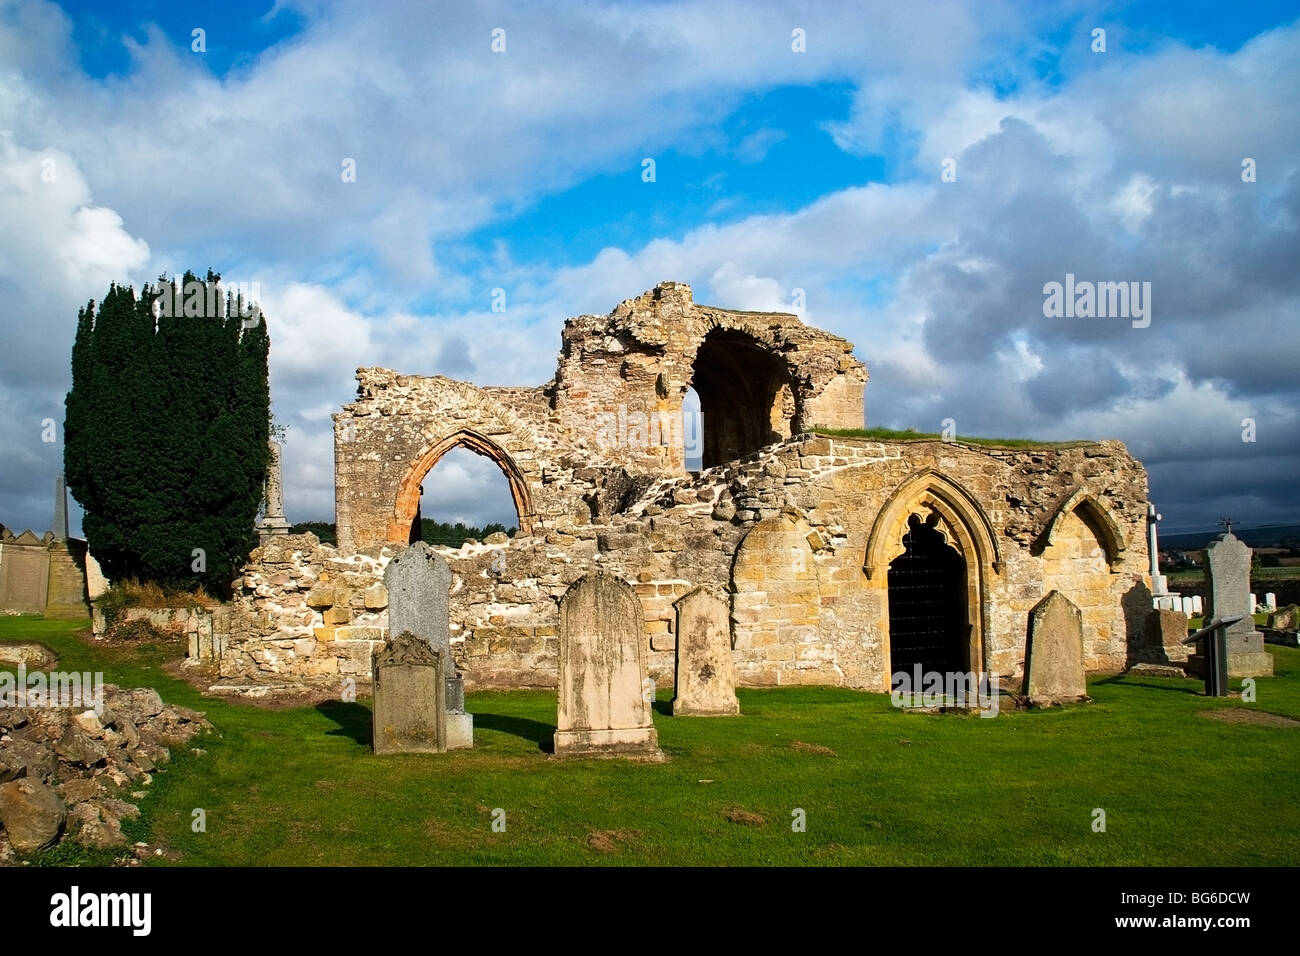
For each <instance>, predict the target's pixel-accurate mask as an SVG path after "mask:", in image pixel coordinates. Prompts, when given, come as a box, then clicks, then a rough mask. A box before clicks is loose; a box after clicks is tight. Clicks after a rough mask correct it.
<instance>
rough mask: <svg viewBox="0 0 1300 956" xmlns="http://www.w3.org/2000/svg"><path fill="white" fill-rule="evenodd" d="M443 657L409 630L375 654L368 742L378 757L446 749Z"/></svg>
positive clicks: (445, 686) (390, 640)
mask: <svg viewBox="0 0 1300 956" xmlns="http://www.w3.org/2000/svg"><path fill="white" fill-rule="evenodd" d="M445 660H446V658H445V657H443V656H442V654H441V653H440V652H438V651H435V650H434V649H433V648H431V647H430V646H429V643H428V641H426V640H424V639H423V638H420V637H417V636H416V635H414V634H412V633H411V632H410V631H402V632H401V633H400V634H398V635H397V637H392V638H389V640H388V642H387V643H386V644H385V645H384V649H383V650H382V651H380V652H379V653H378V654H376V655H375V659H374V663H373V665H372V671H371V677H372V679H373V680H374V686H375V712H374V718H373V721H374V727H373V738H374V746H375V753H377V754H415V753H442V752H444V751H445V750H447V696H446V695H447V682H446V678H445V677H444V675H443V661H445Z"/></svg>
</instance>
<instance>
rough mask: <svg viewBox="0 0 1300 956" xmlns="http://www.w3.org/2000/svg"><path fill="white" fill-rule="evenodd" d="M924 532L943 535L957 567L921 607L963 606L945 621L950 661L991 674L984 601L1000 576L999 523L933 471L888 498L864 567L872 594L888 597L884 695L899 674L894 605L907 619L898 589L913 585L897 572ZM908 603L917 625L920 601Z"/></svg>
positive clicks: (911, 598) (916, 477)
mask: <svg viewBox="0 0 1300 956" xmlns="http://www.w3.org/2000/svg"><path fill="white" fill-rule="evenodd" d="M918 529H930V530H931V531H932V532H936V533H938V534H939V535H941V536H942V539H943V542H944V544H945V545H946V547H947V548H949V549H951V551H952V552H953V553H954V557H955V558H957V559H959V560H958V561H953V562H951V564H950V566H949V567H948V569H947V572H946V574H945V576H944V577H943V580H942V581H941V582H940V583H939V585H938V587H937V589H936V590H935V591H934V593H933V594H929V595H921V596H920V598H919V600H920V602H922V603H923V602H925V601H932V602H936V603H939V604H942V603H945V602H947V603H955V604H956V605H958V606H956V607H955V608H953V609H952V610H953V614H951V615H947V616H946V617H945V619H946V620H947V625H946V626H948V627H950V628H951V633H950V634H949V635H948V637H947V638H945V639H946V640H951V641H953V642H955V644H954V647H953V648H952V651H953V653H952V654H951V655H950V656H949V659H950V660H952V661H959V662H960V664H961V665H963V666H961V667H960V668H959V669H963V670H969V671H981V670H987V669H988V668H987V667H986V666H985V651H986V648H985V638H984V636H985V633H986V632H987V626H988V625H987V615H986V611H985V605H986V603H987V602H986V597H987V595H988V589H989V580H990V578H991V577H992V576H993V575H1000V574H1001V573H1002V556H1001V552H1000V550H999V548H998V542H997V536H996V535H995V534H994V531H993V523H992V522H991V521H989V517H988V515H987V514H986V513H985V512H984V509H983V508H982V507H980V504H979V502H978V501H976V500H975V498H974V497H973V496H972V495H971V494H970V492H968V491H967V490H966V489H964V488H962V487H961V486H960V485H959V484H957V482H955V481H953V480H952V479H951V478H949V477H948V476H947V475H944V474H943V473H942V472H939V471H937V470H935V469H933V468H927V469H924V470H922V471H920V472H917V473H916V474H914V475H912V476H911V477H909V478H907V479H905V480H904V481H903V482H902V483H901V484H900V485H899V486H898V488H897V489H896V490H895V491H894V493H893V494H891V495H890V496H889V499H888V500H887V501H886V502H885V506H884V507H883V508H881V509H880V512H879V514H877V516H876V520H875V521H874V522H873V524H872V527H871V531H870V533H869V534H868V536H867V547H866V554H865V560H864V563H863V571H864V572H865V574H866V578H867V587H868V588H872V589H878V590H881V591H884V592H885V594H884V600H883V601H882V602H881V606H882V608H883V611H884V613H883V615H882V627H881V632H882V645H883V651H884V663H885V668H884V674H883V675H882V677H883V681H882V685H883V686H882V689H883V690H885V691H888V690H889V689H890V684H891V675H892V674H893V672H894V670H895V667H894V660H893V658H894V652H893V647H892V644H891V632H890V613H891V604H893V605H899V607H900V613H902V611H901V608H902V606H903V603H904V597H903V595H902V594H901V593H900V591H899V590H898V589H899V588H900V587H901V586H908V587H910V586H912V585H913V583H914V582H909V583H907V584H905V585H904V584H901V583H900V582H901V579H900V576H899V575H898V574H897V573H895V569H902V567H903V566H904V565H906V563H907V560H906V559H907V558H908V557H909V556H910V555H911V554H912V552H913V550H914V545H915V543H916V541H917V538H918ZM900 559H902V563H901V564H900V563H899V561H900ZM954 569H956V571H957V573H959V574H960V575H961V578H962V580H961V581H959V582H958V584H957V588H958V591H957V592H954V590H953V583H952V579H951V575H952V573H954ZM905 603H906V604H907V611H906V613H907V614H908V615H909V616H912V617H915V614H916V610H917V596H916V595H915V594H913V595H908V596H907V597H906V602H905ZM900 653H901V647H900Z"/></svg>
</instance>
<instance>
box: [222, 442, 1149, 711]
mask: <svg viewBox="0 0 1300 956" xmlns="http://www.w3.org/2000/svg"><path fill="white" fill-rule="evenodd" d="M1145 507H1146V475H1145V472H1144V470H1143V469H1142V467H1141V465H1140V464H1138V463H1137V462H1136V461H1134V460H1133V459H1132V458H1130V457H1129V456H1128V455H1127V453H1126V452H1125V450H1124V448H1123V446H1122V445H1121V444H1119V443H1118V442H1101V443H1077V444H1074V445H1069V446H1062V447H1043V448H1032V449H1021V448H999V447H985V446H980V445H972V444H966V443H961V442H955V443H946V442H940V441H923V440H917V441H893V442H883V441H873V440H865V439H853V438H833V437H828V436H817V435H800V436H795V437H794V438H791V439H788V440H786V441H784V442H780V443H777V444H776V445H773V446H770V447H768V448H765V449H764V450H762V451H761V452H758V453H755V454H753V455H750V456H747V457H746V458H744V459H742V460H740V461H737V462H733V463H730V464H728V465H725V466H721V467H718V468H713V469H708V470H706V471H704V472H702V473H701V474H699V475H698V476H682V477H671V478H661V479H659V480H658V481H656V482H655V483H654V484H653V485H651V486H650V487H649V488H647V489H646V491H645V493H644V494H642V495H641V496H640V497H639V498H638V499H637V500H636V501H634V502H633V503H632V504H631V505H630V506H629V507H627V508H626V509H624V511H623V512H621V513H618V514H615V515H613V516H611V517H610V518H609V519H608V520H604V521H601V522H600V523H593V522H591V521H587V522H585V523H579V522H577V521H575V522H573V523H572V524H571V525H570V526H569V527H568V528H567V529H566V530H559V529H551V530H548V531H544V532H541V533H534V534H531V535H529V534H523V533H521V534H519V535H516V536H515V537H514V538H513V539H506V538H505V536H504V535H500V536H493V540H492V542H490V543H486V542H485V543H467V544H466V545H465V546H464V547H462V548H460V549H458V550H452V549H446V548H442V549H439V550H440V552H441V553H442V554H443V555H444V556H445V557H446V558H447V560H448V562H449V564H450V566H451V569H452V572H453V580H452V594H451V617H452V622H451V627H452V631H451V633H452V650H453V654H454V655H455V657H456V660H457V664H458V666H459V667H460V668H461V669H462V670H463V671H464V672H465V674H466V680H467V684H468V686H470V687H483V686H493V687H549V686H554V684H555V680H556V667H557V660H558V658H557V653H556V650H557V648H556V640H557V638H556V614H557V607H558V601H559V599H560V597H561V596H562V595H563V594H564V592H565V590H566V589H567V588H568V586H569V585H570V584H571V583H572V582H573V581H575V580H576V579H577V578H578V577H580V576H581V575H583V574H585V573H586V572H588V571H590V570H594V569H597V568H602V569H605V570H608V571H611V572H613V573H615V574H618V575H619V576H620V577H622V578H623V579H624V580H627V581H629V582H630V583H631V584H632V585H633V587H634V588H635V590H636V592H637V594H638V596H639V597H640V599H641V602H642V606H643V608H644V610H645V621H646V626H645V631H646V641H647V646H648V651H649V664H650V670H651V674H652V676H653V677H654V679H655V680H656V681H657V682H659V683H660V684H661V685H664V684H669V683H671V681H672V674H673V650H674V647H675V635H674V633H673V628H674V626H675V625H674V613H673V607H672V604H673V602H674V601H675V600H676V599H677V598H678V597H680V596H682V595H683V594H685V593H687V592H688V591H689V590H691V589H692V588H694V587H696V586H698V585H701V584H709V585H713V586H716V587H718V588H720V589H721V590H723V591H725V592H728V593H729V594H730V600H731V602H732V622H733V624H732V626H733V641H734V651H735V659H736V672H737V679H738V681H739V683H740V684H742V685H745V686H771V685H786V684H802V683H817V684H838V685H844V686H849V687H857V688H862V689H869V690H882V689H884V688H885V687H886V686H887V681H888V673H889V653H890V652H889V616H888V607H889V596H888V595H889V592H888V566H889V563H890V561H891V560H893V558H895V557H896V556H897V554H898V553H899V552H901V550H902V544H901V541H902V533H903V532H902V530H901V529H903V528H904V527H905V525H906V521H907V519H908V517H909V516H911V515H913V514H917V515H919V516H921V517H926V516H930V515H933V516H934V519H933V520H934V521H935V522H936V523H937V527H938V528H939V529H940V530H941V531H943V533H944V534H945V536H946V537H947V539H948V540H949V541H950V542H952V543H953V546H954V547H955V548H956V549H957V550H958V551H959V552H960V553H961V554H962V555H963V556H964V557H965V559H966V563H967V570H968V578H969V587H970V594H971V599H970V601H969V606H970V613H971V618H972V620H971V629H972V637H971V647H970V652H969V654H970V656H969V658H968V661H969V662H970V663H971V664H972V665H973V666H972V669H977V670H979V669H989V670H997V671H998V672H999V673H1003V674H1020V673H1021V672H1022V670H1023V662H1024V647H1025V635H1026V626H1027V620H1028V613H1029V611H1030V609H1031V608H1032V607H1033V606H1034V605H1035V604H1036V603H1037V602H1038V601H1039V600H1041V599H1042V597H1043V596H1044V595H1045V594H1046V593H1047V592H1048V591H1050V590H1052V589H1060V590H1062V591H1063V593H1066V594H1067V595H1069V596H1070V597H1071V600H1072V601H1075V602H1076V603H1079V604H1080V606H1081V607H1083V608H1084V610H1085V615H1086V616H1085V639H1086V646H1085V664H1086V666H1088V667H1089V668H1091V669H1100V670H1108V669H1118V668H1120V667H1122V666H1123V664H1124V662H1125V654H1126V646H1127V643H1128V642H1129V641H1130V640H1133V641H1136V640H1137V639H1138V637H1137V636H1138V635H1140V632H1141V628H1142V622H1143V618H1144V616H1145V613H1146V611H1147V610H1148V609H1149V607H1150V602H1149V598H1148V591H1147V582H1146V579H1145V577H1144V575H1143V569H1144V568H1145V567H1146V551H1145V533H1144V527H1145V525H1144V521H1145V517H1144V516H1145ZM400 547H401V545H392V546H389V545H382V546H378V547H375V548H372V549H370V550H368V551H366V552H362V553H358V554H351V555H348V554H345V553H343V552H342V551H340V550H338V549H335V548H332V547H329V546H325V545H321V544H319V542H317V541H316V539H315V538H314V536H311V535H300V536H285V537H281V538H279V539H277V540H276V541H275V542H273V543H272V544H270V545H268V546H267V547H265V548H261V549H258V551H255V552H254V553H253V560H252V561H251V563H250V564H249V565H248V567H247V568H245V573H244V575H243V578H242V580H241V581H240V584H239V589H238V590H239V593H238V595H237V600H236V606H235V609H234V612H233V617H232V632H233V634H234V635H239V636H238V637H235V636H232V640H231V644H230V647H229V648H228V649H227V652H226V654H225V656H224V657H223V659H222V661H221V675H222V678H223V679H224V680H225V681H227V682H231V683H249V682H258V681H263V682H265V681H271V682H275V681H284V682H299V681H307V682H310V681H313V680H315V681H334V682H337V681H338V680H339V679H340V678H341V677H346V676H351V677H354V678H356V679H357V680H358V681H359V682H360V681H363V680H364V678H365V677H366V676H367V675H368V667H369V658H370V654H371V653H372V652H373V650H374V648H375V646H376V642H378V641H380V640H382V639H383V638H384V636H385V634H386V630H385V629H386V626H387V615H386V599H387V595H386V593H385V592H384V591H383V588H382V584H381V583H380V582H381V580H382V573H383V567H384V565H385V564H386V563H387V561H388V559H389V558H391V557H392V555H393V554H394V553H396V551H397V549H398V548H400Z"/></svg>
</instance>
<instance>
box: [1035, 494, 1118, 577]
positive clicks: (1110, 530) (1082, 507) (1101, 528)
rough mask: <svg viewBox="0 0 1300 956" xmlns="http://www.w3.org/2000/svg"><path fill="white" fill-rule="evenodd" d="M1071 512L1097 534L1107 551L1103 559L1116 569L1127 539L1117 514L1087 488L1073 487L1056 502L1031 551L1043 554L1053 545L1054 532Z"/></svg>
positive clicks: (1111, 568)
mask: <svg viewBox="0 0 1300 956" xmlns="http://www.w3.org/2000/svg"><path fill="white" fill-rule="evenodd" d="M1070 514H1077V515H1078V517H1079V519H1080V520H1081V521H1083V523H1084V524H1086V525H1087V526H1088V528H1089V529H1090V530H1091V531H1092V532H1093V534H1095V535H1096V536H1097V540H1098V542H1099V543H1100V544H1101V546H1102V550H1104V551H1105V553H1106V563H1107V564H1108V565H1109V566H1110V570H1111V571H1112V572H1115V571H1119V570H1120V568H1121V566H1122V565H1123V563H1124V558H1125V556H1126V555H1127V553H1128V542H1127V540H1126V539H1125V536H1124V531H1123V530H1122V526H1121V525H1120V522H1119V518H1118V517H1117V516H1116V514H1115V512H1114V511H1112V510H1111V508H1110V506H1109V505H1108V504H1106V502H1105V501H1103V500H1102V499H1100V498H1098V497H1097V496H1096V495H1094V494H1093V493H1092V492H1091V491H1089V490H1088V489H1087V488H1076V489H1075V490H1074V491H1073V492H1071V493H1070V494H1069V495H1068V496H1066V498H1065V500H1064V501H1062V502H1061V504H1060V505H1058V506H1057V508H1056V511H1055V512H1053V513H1052V517H1051V519H1050V520H1049V521H1048V522H1047V526H1046V527H1045V528H1044V529H1043V533H1042V534H1041V535H1040V536H1039V540H1038V543H1037V546H1036V547H1035V548H1034V552H1035V553H1037V554H1042V553H1043V551H1044V550H1046V549H1047V548H1048V547H1050V546H1051V545H1052V543H1053V542H1054V541H1055V539H1056V535H1057V532H1058V531H1060V529H1061V525H1062V524H1063V523H1064V521H1065V519H1066V518H1067V517H1068V516H1069V515H1070Z"/></svg>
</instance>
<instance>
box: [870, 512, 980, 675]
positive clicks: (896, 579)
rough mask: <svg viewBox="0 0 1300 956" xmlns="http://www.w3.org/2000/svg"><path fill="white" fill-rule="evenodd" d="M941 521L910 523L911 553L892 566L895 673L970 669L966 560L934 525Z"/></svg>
mask: <svg viewBox="0 0 1300 956" xmlns="http://www.w3.org/2000/svg"><path fill="white" fill-rule="evenodd" d="M936 520H937V517H936V516H934V515H931V517H930V520H929V521H927V522H923V521H922V520H921V518H920V517H919V516H918V515H912V516H911V517H910V518H908V519H907V527H908V531H907V533H906V534H905V535H903V547H904V548H905V549H906V550H904V551H903V553H902V554H900V555H899V556H898V557H897V558H895V559H894V560H893V561H891V562H890V563H889V648H890V670H891V673H897V672H898V671H907V672H909V673H911V671H912V669H913V667H914V666H915V665H917V664H920V665H921V672H922V673H927V672H930V671H935V672H938V673H943V674H946V673H958V672H965V671H968V670H970V667H969V649H968V643H967V642H968V639H969V631H970V625H969V623H968V618H967V613H966V562H965V561H964V560H963V559H962V556H961V555H960V554H958V553H957V551H956V549H955V548H953V547H952V546H951V545H949V544H948V543H947V542H946V541H945V540H944V536H943V533H942V532H940V531H939V530H938V529H937V528H935V527H934V523H935V521H936Z"/></svg>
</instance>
